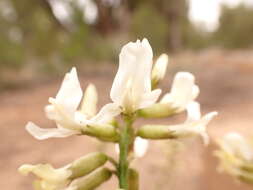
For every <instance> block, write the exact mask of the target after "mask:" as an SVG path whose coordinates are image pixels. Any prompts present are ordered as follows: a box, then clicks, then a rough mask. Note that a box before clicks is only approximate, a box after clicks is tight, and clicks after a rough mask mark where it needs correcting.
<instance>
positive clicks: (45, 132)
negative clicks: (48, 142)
mask: <svg viewBox="0 0 253 190" xmlns="http://www.w3.org/2000/svg"><path fill="white" fill-rule="evenodd" d="M26 130H27V131H28V132H29V133H30V134H31V135H32V136H33V137H34V138H36V139H38V140H44V139H48V138H52V137H57V138H61V137H68V136H71V135H74V134H78V133H80V132H79V131H74V130H67V129H63V128H47V129H43V128H40V127H38V126H37V125H35V124H34V123H32V122H29V123H27V125H26Z"/></svg>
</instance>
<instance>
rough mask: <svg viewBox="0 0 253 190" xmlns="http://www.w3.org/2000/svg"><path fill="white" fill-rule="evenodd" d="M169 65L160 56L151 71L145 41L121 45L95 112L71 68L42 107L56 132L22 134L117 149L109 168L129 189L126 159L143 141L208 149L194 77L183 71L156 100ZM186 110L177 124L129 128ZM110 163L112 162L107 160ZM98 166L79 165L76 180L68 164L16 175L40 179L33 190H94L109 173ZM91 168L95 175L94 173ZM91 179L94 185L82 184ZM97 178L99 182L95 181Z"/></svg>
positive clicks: (31, 127) (139, 152)
mask: <svg viewBox="0 0 253 190" xmlns="http://www.w3.org/2000/svg"><path fill="white" fill-rule="evenodd" d="M168 61H169V59H168V56H167V55H166V54H162V55H161V56H160V57H159V58H158V59H157V60H156V62H155V64H154V66H152V65H153V51H152V48H151V46H150V44H149V42H148V40H147V39H143V40H142V41H140V40H137V41H136V42H130V43H128V44H126V45H125V46H124V47H123V48H122V50H121V52H120V55H119V68H118V72H117V74H116V76H115V79H114V81H113V84H112V88H111V91H110V97H111V101H112V102H111V103H108V104H106V105H104V106H103V107H102V108H101V109H100V111H98V112H97V101H98V95H97V91H96V88H95V86H94V85H93V84H90V85H88V87H87V88H86V90H85V92H84V93H83V91H82V89H81V85H80V82H79V80H78V76H77V71H76V69H75V68H73V69H72V70H71V71H70V72H69V73H67V74H66V75H65V78H64V80H63V82H62V85H61V88H60V90H59V92H58V93H57V95H56V97H55V98H49V103H50V104H49V105H47V106H46V107H45V112H46V115H47V117H48V119H50V120H52V121H54V122H55V124H56V126H57V128H48V129H45V128H40V127H38V126H37V125H35V124H34V123H32V122H29V123H28V124H27V126H26V129H27V131H28V132H29V133H30V134H31V135H32V136H34V137H35V138H37V139H39V140H42V139H47V138H52V137H67V136H71V135H88V136H92V137H96V138H98V139H99V140H102V141H110V142H114V143H115V144H116V145H117V149H118V150H119V162H116V161H113V162H112V163H113V164H114V165H115V166H116V168H115V169H116V172H114V173H116V175H117V176H118V178H119V184H120V185H119V187H120V188H121V189H125V190H128V189H131V186H133V184H135V183H136V182H135V181H136V180H130V178H131V177H130V176H133V178H135V177H136V176H138V174H136V171H135V170H133V169H132V168H130V167H129V165H130V161H131V159H130V158H131V157H132V156H130V155H135V156H143V155H144V154H145V149H146V147H147V139H175V138H184V137H190V136H195V135H200V136H201V137H202V138H203V140H204V143H205V144H207V143H208V135H207V132H206V126H207V124H208V123H209V122H210V121H211V119H212V118H213V117H214V116H215V115H216V114H217V113H216V112H211V113H208V114H206V115H204V116H201V113H200V105H199V103H198V102H196V98H197V96H198V94H199V87H198V86H197V85H196V84H195V79H194V76H193V75H192V74H191V73H188V72H179V73H177V74H176V76H175V78H174V80H173V84H172V88H171V90H170V92H167V93H165V95H163V96H162V97H161V98H160V100H159V97H160V95H161V89H158V88H157V87H158V85H159V83H160V82H161V80H162V79H163V78H164V76H165V73H166V69H167V65H168ZM185 110H186V111H187V119H186V121H185V122H184V123H182V124H177V125H157V124H145V125H143V126H139V127H134V126H133V123H134V121H135V120H136V119H137V118H140V117H142V118H157V117H169V116H171V115H174V114H178V113H181V112H183V111H185ZM118 118H121V119H118ZM122 122H124V123H123V125H122ZM132 152H133V153H134V152H135V154H132ZM101 154H102V153H101ZM101 154H99V156H97V157H96V158H94V160H100V159H101V157H103V156H102V155H101ZM105 157H106V158H107V159H108V157H107V156H105ZM105 160H106V159H105ZM110 160H111V161H112V158H110ZM99 163H100V164H98V165H96V164H95V166H94V168H93V169H91V168H90V163H89V161H85V162H84V161H80V162H79V165H78V167H79V169H78V170H80V171H79V172H78V174H79V175H75V172H74V171H73V167H71V164H70V165H68V166H65V167H63V168H60V169H53V168H52V167H51V166H49V165H35V166H32V165H24V166H21V168H20V171H21V172H22V173H28V172H33V173H34V174H35V175H37V176H38V177H39V178H40V181H39V182H36V186H38V187H39V188H37V189H43V190H45V189H47V190H48V189H50V190H62V189H66V190H77V189H93V188H94V187H96V185H99V184H100V183H101V182H104V180H107V179H108V178H109V177H108V176H110V175H109V174H111V171H110V170H108V169H105V168H103V167H102V169H101V166H102V165H103V164H104V163H105V162H99ZM101 163H102V164H101ZM78 167H77V166H76V168H78ZM85 167H88V168H89V169H90V170H89V172H83V171H86V170H85V169H83V168H85ZM98 167H100V170H98V169H97V168H98ZM71 168H72V169H71ZM94 169H97V170H95V171H93V170H94ZM94 172H96V173H94ZM99 172H100V173H99ZM98 173H99V174H98ZM101 173H102V174H101ZM131 174H132V175H131ZM87 175H88V176H87ZM90 175H91V176H92V177H93V178H94V179H96V178H97V180H98V181H99V182H97V183H95V182H90V183H86V182H83V180H84V181H85V180H87V178H89V176H90ZM96 175H97V176H99V177H94V176H96ZM101 176H102V177H101ZM93 178H92V179H93ZM99 179H100V180H99ZM131 181H134V182H133V183H131ZM87 184H89V185H90V184H93V186H92V188H90V187H89V188H88V187H87V188H85V187H84V186H85V185H86V186H87ZM94 184H95V185H94ZM81 187H82V188H81Z"/></svg>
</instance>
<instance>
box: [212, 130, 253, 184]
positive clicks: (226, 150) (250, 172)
mask: <svg viewBox="0 0 253 190" xmlns="http://www.w3.org/2000/svg"><path fill="white" fill-rule="evenodd" d="M217 143H218V145H219V147H220V149H219V150H217V151H215V155H216V156H217V157H218V158H219V161H220V164H219V168H218V169H219V171H220V172H226V173H228V174H230V175H232V176H233V177H235V178H236V179H238V180H241V181H243V182H246V183H249V184H253V151H252V144H251V143H250V141H248V140H247V139H245V138H244V137H243V136H241V135H240V134H238V133H235V132H230V133H228V134H226V135H225V136H224V137H223V138H221V139H219V140H218V141H217Z"/></svg>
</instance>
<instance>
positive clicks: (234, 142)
mask: <svg viewBox="0 0 253 190" xmlns="http://www.w3.org/2000/svg"><path fill="white" fill-rule="evenodd" d="M223 149H224V150H225V151H226V152H228V153H230V154H235V155H238V156H240V157H243V158H244V159H246V160H248V161H250V160H252V159H253V151H252V147H251V146H250V144H249V143H248V142H247V141H246V139H245V138H243V137H242V136H241V135H240V134H238V133H235V132H232V133H229V134H227V135H226V136H225V137H224V138H223Z"/></svg>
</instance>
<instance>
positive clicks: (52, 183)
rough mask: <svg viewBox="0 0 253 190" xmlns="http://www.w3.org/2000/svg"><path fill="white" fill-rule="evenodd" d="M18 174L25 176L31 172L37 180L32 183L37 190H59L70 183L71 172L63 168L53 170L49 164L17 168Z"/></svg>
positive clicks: (27, 165)
mask: <svg viewBox="0 0 253 190" xmlns="http://www.w3.org/2000/svg"><path fill="white" fill-rule="evenodd" d="M19 172H20V173H22V174H23V175H27V174H28V173H30V172H32V173H33V174H35V175H36V176H37V177H38V178H39V179H38V180H36V181H35V182H34V186H35V189H38V190H61V189H63V188H65V187H66V186H67V184H68V183H69V182H70V179H69V177H70V176H71V175H72V172H71V170H69V169H67V168H66V167H65V168H59V169H54V168H53V167H52V166H51V165H49V164H38V165H29V164H25V165H22V166H21V167H20V168H19Z"/></svg>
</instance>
